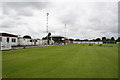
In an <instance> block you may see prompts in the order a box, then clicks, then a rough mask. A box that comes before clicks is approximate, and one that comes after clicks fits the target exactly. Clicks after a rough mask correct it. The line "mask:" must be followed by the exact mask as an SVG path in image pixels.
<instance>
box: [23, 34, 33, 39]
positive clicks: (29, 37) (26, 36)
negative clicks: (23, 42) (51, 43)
mask: <svg viewBox="0 0 120 80" xmlns="http://www.w3.org/2000/svg"><path fill="white" fill-rule="evenodd" d="M23 38H27V39H32V38H31V36H29V35H25V36H23Z"/></svg>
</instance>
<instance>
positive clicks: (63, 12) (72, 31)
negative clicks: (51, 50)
mask: <svg viewBox="0 0 120 80" xmlns="http://www.w3.org/2000/svg"><path fill="white" fill-rule="evenodd" d="M0 5H1V6H0V10H1V11H2V13H0V27H1V29H0V32H7V33H12V34H16V35H20V36H24V35H30V36H32V38H42V37H43V36H45V35H46V34H47V33H46V13H49V16H48V19H49V21H48V25H49V27H48V30H49V32H51V34H52V35H61V36H65V24H66V35H67V37H68V38H74V39H76V38H79V39H93V38H97V37H100V38H101V37H103V36H106V37H107V38H111V37H115V38H117V37H118V2H117V0H116V1H111V0H109V1H105V0H104V1H97V2H96V1H95V0H93V1H89V2H88V1H85V2H82V1H80V0H61V1H58V0H46V1H38V0H36V1H34V2H33V0H30V1H29V2H28V1H25V2H23V1H19V2H16V1H15V0H14V1H13V2H12V1H10V0H8V1H6V2H5V1H4V2H1V3H0Z"/></svg>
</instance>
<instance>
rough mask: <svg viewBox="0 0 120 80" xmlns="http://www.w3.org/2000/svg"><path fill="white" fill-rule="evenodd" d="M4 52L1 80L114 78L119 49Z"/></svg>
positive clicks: (78, 47) (76, 47)
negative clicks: (10, 79)
mask: <svg viewBox="0 0 120 80" xmlns="http://www.w3.org/2000/svg"><path fill="white" fill-rule="evenodd" d="M108 46H110V45H107V46H103V47H101V46H88V45H84V44H83V45H80V44H72V45H63V46H50V47H40V48H29V49H19V50H10V51H3V53H2V56H3V75H2V76H3V78H117V77H118V45H112V46H113V47H108Z"/></svg>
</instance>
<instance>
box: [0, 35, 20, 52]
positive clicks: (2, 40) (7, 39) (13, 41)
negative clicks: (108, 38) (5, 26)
mask: <svg viewBox="0 0 120 80" xmlns="http://www.w3.org/2000/svg"><path fill="white" fill-rule="evenodd" d="M17 38H18V36H17V35H13V34H8V33H0V50H8V49H11V47H12V46H17V45H18V39H17Z"/></svg>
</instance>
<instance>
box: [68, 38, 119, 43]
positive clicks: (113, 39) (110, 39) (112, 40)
mask: <svg viewBox="0 0 120 80" xmlns="http://www.w3.org/2000/svg"><path fill="white" fill-rule="evenodd" d="M69 40H70V41H91V42H92V41H94V42H97V41H101V42H120V37H118V38H117V39H115V38H114V37H111V38H106V37H102V38H96V39H92V40H89V39H84V40H81V39H69Z"/></svg>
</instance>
